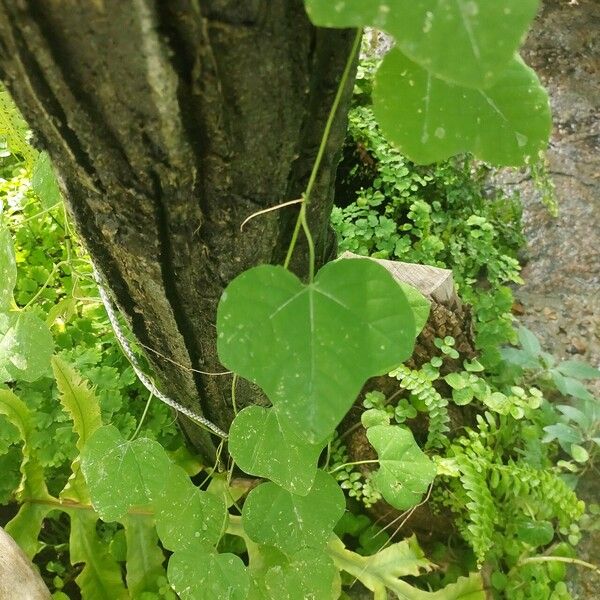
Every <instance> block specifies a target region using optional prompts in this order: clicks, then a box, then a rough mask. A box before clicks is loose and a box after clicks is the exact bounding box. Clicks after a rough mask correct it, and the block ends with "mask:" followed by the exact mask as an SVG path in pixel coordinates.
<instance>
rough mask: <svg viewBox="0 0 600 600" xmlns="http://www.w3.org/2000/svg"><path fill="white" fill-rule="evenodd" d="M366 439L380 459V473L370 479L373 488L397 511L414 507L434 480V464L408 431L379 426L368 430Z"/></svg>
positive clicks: (395, 427) (394, 427) (377, 472)
mask: <svg viewBox="0 0 600 600" xmlns="http://www.w3.org/2000/svg"><path fill="white" fill-rule="evenodd" d="M367 438H368V440H369V442H370V443H371V445H372V446H373V448H375V450H376V451H377V456H378V459H379V469H378V470H377V471H376V472H375V473H373V475H372V476H371V481H372V483H373V485H374V486H375V487H376V489H377V490H378V491H379V492H380V493H381V495H382V496H383V497H384V498H385V500H386V501H387V502H388V503H389V504H391V505H392V506H394V507H395V508H397V509H399V510H405V509H407V508H411V507H412V506H415V504H417V503H418V502H419V501H420V500H421V497H422V495H423V494H424V493H425V492H426V491H427V488H428V487H429V485H430V484H431V482H432V481H433V479H434V477H435V474H436V468H435V464H434V463H433V462H432V461H431V459H429V458H428V457H427V455H426V454H425V453H424V452H423V451H422V450H421V449H420V448H419V446H418V445H417V443H416V442H415V438H414V437H413V435H412V433H411V432H410V431H409V430H408V429H404V428H402V427H398V426H386V425H377V426H375V427H371V428H370V429H368V430H367Z"/></svg>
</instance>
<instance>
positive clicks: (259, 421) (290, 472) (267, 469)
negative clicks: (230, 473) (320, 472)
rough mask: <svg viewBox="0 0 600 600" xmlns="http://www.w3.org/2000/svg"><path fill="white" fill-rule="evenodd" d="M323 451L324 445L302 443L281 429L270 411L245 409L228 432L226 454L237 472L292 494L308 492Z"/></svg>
mask: <svg viewBox="0 0 600 600" xmlns="http://www.w3.org/2000/svg"><path fill="white" fill-rule="evenodd" d="M322 449H323V444H310V443H308V442H304V441H302V440H301V439H299V438H298V436H297V435H295V434H294V433H292V432H291V431H289V430H288V429H287V428H286V427H284V426H282V425H281V423H280V422H279V420H278V419H277V413H276V411H275V410H273V409H272V408H262V407H260V406H249V407H247V408H245V409H244V410H242V411H241V412H240V413H238V415H237V416H236V418H235V419H234V421H233V423H232V424H231V428H230V430H229V452H230V454H231V456H233V459H234V460H235V462H236V464H237V465H238V466H239V467H240V469H242V470H243V471H245V472H246V473H248V474H249V475H256V476H257V477H264V478H265V479H270V480H271V481H273V482H275V483H276V484H277V485H279V486H281V487H282V488H284V489H286V490H288V491H289V492H292V493H293V494H307V493H308V491H309V490H310V487H311V486H312V484H313V481H314V479H315V475H316V473H317V461H318V459H319V455H320V453H321V450H322Z"/></svg>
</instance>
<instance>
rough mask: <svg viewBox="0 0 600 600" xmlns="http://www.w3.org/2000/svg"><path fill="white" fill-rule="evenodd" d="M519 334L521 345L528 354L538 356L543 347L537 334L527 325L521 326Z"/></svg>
mask: <svg viewBox="0 0 600 600" xmlns="http://www.w3.org/2000/svg"><path fill="white" fill-rule="evenodd" d="M517 333H518V335H519V342H520V344H521V347H522V348H523V350H524V351H525V352H527V354H529V355H530V356H538V355H539V354H541V352H542V347H541V346H540V341H539V340H538V339H537V336H536V335H535V334H534V333H533V332H532V331H530V330H529V329H527V327H523V326H521V327H519V329H518V331H517Z"/></svg>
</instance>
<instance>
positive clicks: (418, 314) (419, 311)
mask: <svg viewBox="0 0 600 600" xmlns="http://www.w3.org/2000/svg"><path fill="white" fill-rule="evenodd" d="M399 285H400V287H401V288H402V291H403V292H404V295H405V296H406V299H407V300H408V304H409V305H410V308H411V309H412V312H413V318H414V320H415V337H417V336H418V335H419V334H420V333H421V331H422V330H423V327H425V324H426V323H427V319H429V312H430V310H431V302H430V301H429V300H427V298H426V297H425V296H424V295H423V294H421V292H420V291H419V290H418V289H417V288H415V287H413V286H412V285H408V283H404V282H402V281H401V282H399Z"/></svg>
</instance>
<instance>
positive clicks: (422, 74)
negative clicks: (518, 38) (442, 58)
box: [373, 49, 551, 166]
mask: <svg viewBox="0 0 600 600" xmlns="http://www.w3.org/2000/svg"><path fill="white" fill-rule="evenodd" d="M375 86H376V92H377V93H376V94H375V96H374V107H373V108H374V111H375V115H376V117H377V119H378V121H379V123H380V125H381V128H382V130H383V131H384V133H385V134H386V136H388V138H389V139H390V141H392V142H394V143H395V144H397V145H398V146H399V148H400V149H401V150H402V152H404V153H405V154H406V155H407V156H409V157H410V158H411V160H414V161H415V162H418V163H421V164H428V163H432V162H436V161H441V160H445V159H447V158H449V157H451V156H454V155H456V154H459V153H461V152H472V153H473V154H475V155H476V156H477V157H478V158H481V159H482V160H486V161H489V162H491V163H493V164H497V165H515V166H516V165H521V164H524V163H525V162H526V160H527V158H528V157H537V155H538V154H539V152H540V151H541V150H543V149H544V148H545V147H546V144H547V140H548V136H549V134H550V127H551V117H550V108H549V104H548V95H547V93H546V91H545V90H544V88H543V87H542V86H541V85H540V83H539V80H538V78H537V76H536V74H535V73H534V72H533V71H532V70H531V69H530V68H529V67H527V66H526V65H525V64H524V63H523V61H522V60H521V59H520V58H518V57H515V58H513V59H512V61H511V62H510V63H509V65H508V66H507V68H506V70H505V71H504V72H503V73H502V76H501V77H500V78H499V79H498V81H497V82H496V83H495V84H494V85H493V86H491V87H489V88H487V89H472V88H466V87H461V86H459V85H456V84H452V83H447V82H445V81H443V80H441V79H438V78H436V77H435V76H433V75H431V73H428V72H427V71H426V70H425V69H423V68H421V67H420V66H419V65H417V64H416V63H414V62H412V61H411V60H409V59H408V58H406V57H405V56H404V55H403V54H402V53H401V52H400V51H399V50H395V49H394V50H391V51H390V52H389V53H388V55H387V56H386V57H385V59H384V61H383V64H382V65H381V68H380V69H379V71H378V72H377V76H376V82H375Z"/></svg>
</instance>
